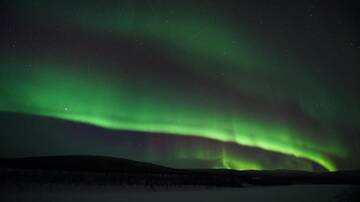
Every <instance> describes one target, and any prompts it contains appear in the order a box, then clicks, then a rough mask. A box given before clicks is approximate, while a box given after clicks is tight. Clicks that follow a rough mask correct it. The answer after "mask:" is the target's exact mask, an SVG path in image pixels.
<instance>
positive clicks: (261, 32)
mask: <svg viewBox="0 0 360 202" xmlns="http://www.w3.org/2000/svg"><path fill="white" fill-rule="evenodd" d="M358 8H359V7H358V5H356V4H355V3H352V2H350V1H318V0H304V1H267V0H264V1H250V0H248V1H235V0H234V1H224V0H222V1H206V0H203V1H178V2H177V1H155V0H146V1H76V2H75V1H46V0H32V1H29V0H23V1H17V0H13V1H11V0H9V1H1V3H0V30H1V31H0V126H1V127H0V157H24V156H49V155H79V154H84V155H106V156H113V157H121V158H128V159H133V160H139V161H145V162H152V163H157V164H160V165H165V166H171V167H177V168H229V169H237V170H246V169H253V170H265V169H298V170H309V171H318V170H329V171H335V170H349V169H360V158H358V153H359V152H360V136H359V135H360V124H359V121H360V104H359V101H360V94H359V87H358V86H360V80H359V79H358V77H359V74H358V73H359V70H358V68H359V65H360V30H359V18H358V17H359V16H358V14H357V12H358Z"/></svg>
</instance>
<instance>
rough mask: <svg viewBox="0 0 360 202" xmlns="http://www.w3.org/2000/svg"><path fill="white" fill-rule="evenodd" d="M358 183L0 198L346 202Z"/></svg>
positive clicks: (1, 196) (6, 197) (6, 196)
mask: <svg viewBox="0 0 360 202" xmlns="http://www.w3.org/2000/svg"><path fill="white" fill-rule="evenodd" d="M357 190H360V186H350V185H291V186H275V187H251V188H250V187H249V188H233V189H219V190H213V189H211V190H198V191H189V190H177V191H174V190H172V191H169V190H167V191H166V190H155V191H146V190H141V191H138V190H130V191H129V190H127V191H118V192H116V191H105V192H104V191H102V192H93V191H92V192H89V191H65V192H64V191H59V192H57V191H52V192H42V191H35V192H26V191H25V192H2V193H0V201H2V202H8V201H14V202H15V201H37V202H42V201H49V202H50V201H51V202H65V201H87V202H92V201H102V202H105V201H110V202H111V201H114V202H115V201H134V202H138V201H156V202H170V201H174V202H177V201H178V202H191V201H194V202H195V201H196V202H199V201H207V202H212V201H222V202H229V201H236V202H240V201H241V202H247V201H249V202H253V201H264V202H271V201H276V202H281V201H291V202H297V201H315V202H323V201H324V202H325V201H326V202H336V201H339V202H345V201H354V202H355V201H360V200H359V196H358V195H357V193H356V191H357Z"/></svg>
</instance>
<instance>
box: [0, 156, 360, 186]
mask: <svg viewBox="0 0 360 202" xmlns="http://www.w3.org/2000/svg"><path fill="white" fill-rule="evenodd" d="M16 184H63V185H99V186H102V185H127V186H133V185H134V186H135V185H136V186H139V185H140V186H144V187H149V188H154V187H163V188H167V187H184V186H202V187H244V186H251V185H261V186H271V185H291V184H360V172H359V171H339V172H321V173H320V172H316V173H315V172H304V171H288V170H275V171H234V170H224V169H173V168H167V167H163V166H158V165H155V164H150V163H143V162H137V161H132V160H127V159H119V158H111V157H100V156H54V157H32V158H17V159H0V186H1V187H7V186H9V185H16Z"/></svg>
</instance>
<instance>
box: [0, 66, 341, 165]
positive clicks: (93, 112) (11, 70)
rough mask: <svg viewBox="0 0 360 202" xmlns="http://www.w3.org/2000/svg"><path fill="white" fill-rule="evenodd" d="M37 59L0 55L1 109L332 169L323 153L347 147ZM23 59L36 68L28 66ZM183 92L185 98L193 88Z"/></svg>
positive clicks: (167, 92)
mask: <svg viewBox="0 0 360 202" xmlns="http://www.w3.org/2000/svg"><path fill="white" fill-rule="evenodd" d="M39 61H42V62H36V60H34V59H32V60H31V61H29V60H26V59H25V60H22V61H14V60H9V59H8V60H6V59H1V67H2V68H1V70H0V73H1V74H0V75H1V76H0V84H1V88H0V90H1V91H0V92H1V98H2V99H1V102H0V111H6V112H16V113H27V114H34V115H41V116H47V117H54V118H60V119H65V120H70V121H75V122H81V123H86V124H91V125H95V126H99V127H104V128H109V129H116V130H132V131H143V132H156V133H164V134H173V135H180V136H181V135H183V136H196V137H202V138H208V139H213V140H218V141H222V142H232V143H236V144H239V145H244V146H249V147H256V148H260V149H263V150H267V151H272V152H277V153H282V154H286V155H291V156H295V157H300V158H304V159H308V160H311V161H313V162H316V163H318V164H320V165H321V166H323V167H324V168H326V169H327V170H330V171H334V170H336V167H335V164H334V163H333V162H332V161H331V160H330V158H329V156H328V155H330V156H331V155H335V156H343V155H344V152H345V151H344V150H343V148H342V147H341V146H340V145H336V144H334V143H330V142H327V141H321V142H317V141H313V140H311V139H310V138H307V137H306V136H304V135H301V133H300V132H299V131H297V130H296V129H294V128H291V127H288V126H286V125H284V124H283V123H281V122H280V123H279V122H276V121H271V122H269V121H264V120H256V119H254V118H251V117H250V116H246V115H244V114H241V113H238V112H234V111H231V112H229V111H227V110H226V109H225V108H224V109H221V108H219V107H217V106H214V105H211V103H208V104H203V105H196V106H194V104H190V103H191V102H185V103H181V102H179V100H181V97H179V94H178V93H177V92H174V91H171V90H166V89H162V88H159V87H158V86H156V85H154V84H151V83H141V84H139V82H138V83H136V82H131V81H128V80H125V79H119V78H117V77H115V76H112V75H111V74H107V73H106V72H101V71H97V72H94V71H84V72H79V71H78V70H77V69H79V66H80V64H77V63H75V64H71V63H69V62H67V63H65V62H61V61H58V60H55V61H50V62H43V60H39ZM28 63H31V64H33V66H34V68H32V69H31V71H29V69H28V68H27V66H26V64H28ZM84 68H85V69H86V67H84ZM90 69H91V70H94V69H92V68H90ZM96 69H100V68H96ZM119 77H120V76H119ZM195 93H196V92H195ZM188 94H189V97H191V92H189V93H188ZM209 99H211V98H209ZM223 160H224V163H223V165H222V167H226V168H234V169H247V168H249V169H261V166H259V165H249V166H245V165H246V164H244V163H243V162H237V161H236V157H231V155H228V158H224V159H223ZM249 163H250V162H249ZM238 164H242V165H238Z"/></svg>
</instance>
